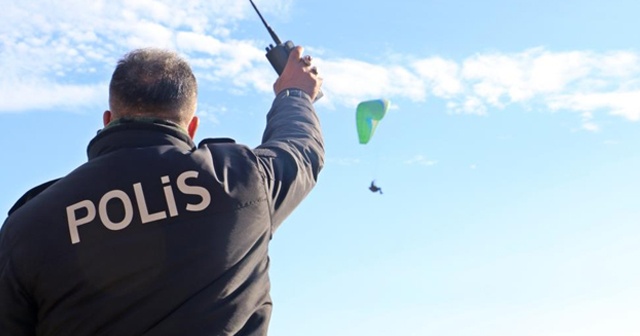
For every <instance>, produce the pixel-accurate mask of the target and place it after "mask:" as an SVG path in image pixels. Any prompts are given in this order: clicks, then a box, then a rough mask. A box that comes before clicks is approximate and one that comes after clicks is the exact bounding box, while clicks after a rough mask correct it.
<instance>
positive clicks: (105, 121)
mask: <svg viewBox="0 0 640 336" xmlns="http://www.w3.org/2000/svg"><path fill="white" fill-rule="evenodd" d="M111 120H113V113H111V111H109V110H106V111H104V113H103V114H102V124H103V125H104V127H107V125H109V123H110V122H111Z"/></svg>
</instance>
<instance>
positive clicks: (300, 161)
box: [254, 89, 324, 232]
mask: <svg viewBox="0 0 640 336" xmlns="http://www.w3.org/2000/svg"><path fill="white" fill-rule="evenodd" d="M254 152H255V154H256V155H257V157H258V162H259V164H260V165H261V166H262V168H263V170H264V171H265V174H266V177H267V178H266V184H267V185H266V188H267V192H268V194H269V195H270V200H271V218H272V224H271V225H272V232H273V231H275V229H277V228H278V227H279V226H280V224H282V222H283V221H284V219H285V218H286V217H287V216H289V214H291V212H292V211H293V209H295V207H296V206H298V204H300V202H301V201H302V200H303V199H304V198H305V197H306V196H307V195H308V194H309V192H310V191H311V189H312V188H313V187H314V186H315V184H316V182H317V180H318V174H319V173H320V170H321V169H322V166H323V165H324V143H323V138H322V132H321V128H320V121H319V119H318V116H317V115H316V113H315V109H314V107H313V104H312V102H311V99H310V97H309V96H308V95H307V94H306V93H305V92H303V91H301V90H297V89H288V90H284V91H282V92H281V93H280V94H278V95H277V96H276V98H275V100H274V102H273V105H272V107H271V110H270V111H269V113H268V114H267V125H266V128H265V131H264V135H263V137H262V144H261V145H260V146H258V147H257V148H256V149H255V150H254Z"/></svg>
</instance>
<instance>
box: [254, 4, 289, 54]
mask: <svg viewBox="0 0 640 336" xmlns="http://www.w3.org/2000/svg"><path fill="white" fill-rule="evenodd" d="M249 2H251V6H253V9H255V10H256V13H258V16H259V17H260V20H262V23H264V26H265V27H266V28H267V30H268V31H269V35H271V38H273V41H274V42H275V43H276V44H282V42H281V41H280V38H279V37H278V35H276V32H274V31H273V29H271V27H269V24H268V23H267V21H265V20H264V18H263V17H262V14H260V11H259V10H258V7H256V4H254V3H253V0H249Z"/></svg>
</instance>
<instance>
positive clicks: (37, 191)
mask: <svg viewBox="0 0 640 336" xmlns="http://www.w3.org/2000/svg"><path fill="white" fill-rule="evenodd" d="M58 180H60V179H59V178H57V179H55V180H51V181H48V182H45V183H43V184H41V185H39V186H37V187H34V188H31V190H29V191H27V192H26V193H25V194H24V195H22V197H20V198H19V199H18V201H17V202H16V203H15V204H14V205H13V206H12V207H11V209H9V216H11V214H12V213H14V212H15V211H16V210H18V209H19V208H20V207H21V206H23V205H25V204H26V203H27V202H29V201H30V200H32V199H34V198H35V197H36V196H38V195H39V194H40V193H42V192H43V191H45V189H47V188H49V187H50V186H52V185H53V184H54V183H56V182H58Z"/></svg>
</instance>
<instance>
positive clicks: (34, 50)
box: [0, 0, 640, 336]
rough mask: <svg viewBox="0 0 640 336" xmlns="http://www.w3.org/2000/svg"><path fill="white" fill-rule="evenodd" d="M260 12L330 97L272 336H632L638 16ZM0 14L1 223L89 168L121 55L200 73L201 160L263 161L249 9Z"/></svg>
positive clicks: (621, 4)
mask: <svg viewBox="0 0 640 336" xmlns="http://www.w3.org/2000/svg"><path fill="white" fill-rule="evenodd" d="M255 2H256V4H257V5H258V6H259V7H260V9H261V10H262V12H263V15H264V16H265V18H266V19H267V20H268V21H269V22H270V24H271V26H272V27H273V28H274V29H275V30H276V32H277V33H278V34H279V35H280V37H281V39H283V40H286V39H291V40H293V41H294V42H295V43H297V44H300V45H303V46H304V47H305V48H306V52H308V53H310V54H312V55H313V56H314V59H315V62H316V63H317V65H318V67H319V70H320V73H321V75H322V76H323V77H324V86H323V91H324V93H325V97H323V98H322V99H321V100H320V101H319V102H318V103H316V108H317V111H318V114H319V115H320V118H321V121H322V124H323V127H324V131H325V137H326V139H325V140H326V150H327V157H326V159H327V161H326V166H325V169H324V171H323V172H322V174H321V176H320V180H319V183H318V186H317V188H316V189H315V190H314V191H313V192H312V193H311V195H310V196H309V197H308V199H307V200H306V201H305V202H304V203H303V204H302V205H301V206H300V208H299V209H298V211H296V212H295V213H294V214H293V215H292V216H291V217H290V218H289V219H288V220H287V221H286V222H285V223H284V225H283V226H282V227H281V229H280V230H279V231H278V232H277V233H276V235H275V237H274V240H273V242H272V246H271V256H272V264H271V274H272V283H273V293H272V295H273V299H274V314H273V317H272V326H271V334H272V335H276V336H280V335H283V336H293V335H306V336H315V335H322V336H325V335H335V336H342V335H368V336H376V335H447V336H457V335H460V336H482V335H491V336H503V335H504V336H511V335H519V336H524V335H526V336H529V335H530V336H543V335H544V336H555V335H558V336H560V335H562V336H568V335H572V336H573V335H575V336H592V335H593V336H596V335H597V336H600V335H607V336H632V335H638V334H640V322H639V321H638V319H637V316H638V315H640V305H639V304H638V302H640V268H639V267H638V261H639V260H640V244H638V242H639V241H640V226H639V225H638V224H639V223H640V207H638V206H637V204H638V200H639V199H640V178H639V177H638V172H639V171H640V145H639V144H640V132H639V130H640V129H639V125H640V124H639V123H638V120H640V49H639V48H638V44H637V42H633V41H637V32H638V31H640V22H639V21H638V20H637V13H639V12H640V2H637V1H623V0H609V1H603V0H599V1H587V0H583V1H577V0H568V1H562V2H558V1H547V0H539V1H504V0H494V1H483V2H470V1H455V0H454V1H441V0H425V1H408V0H405V1H385V2H381V1H333V0H324V1H319V0H307V1H293V0H282V1H281V0H274V1H260V0H256V1H255ZM0 5H2V6H1V7H2V8H3V14H2V17H3V19H2V20H0V73H1V74H2V76H0V142H1V143H2V145H3V146H2V147H3V150H4V153H3V155H4V159H3V160H2V162H3V165H2V174H0V186H2V190H3V192H2V193H0V211H3V212H5V211H7V210H8V209H9V208H10V207H11V205H12V204H13V202H14V201H15V200H16V199H17V198H18V197H19V196H20V195H21V194H22V193H24V192H25V191H26V190H28V189H30V188H31V187H33V186H34V185H37V184H39V183H42V182H44V181H47V180H49V179H53V178H57V177H60V176H63V175H65V174H66V173H68V172H69V171H70V170H72V169H73V168H75V167H76V166H77V165H79V164H81V163H83V162H84V161H85V160H86V154H85V151H86V144H87V143H88V141H89V140H90V139H91V138H92V137H93V136H94V135H95V132H96V131H97V130H98V129H99V128H100V127H101V113H102V111H104V110H105V109H106V108H107V85H108V81H109V78H110V75H111V72H112V70H113V67H114V65H115V62H116V60H117V59H118V58H119V57H120V56H122V55H123V54H124V53H126V52H127V51H128V50H130V49H133V48H137V47H144V46H159V47H168V48H173V49H176V50H178V51H179V52H180V53H181V54H183V55H184V56H185V57H186V58H187V59H188V60H189V61H190V62H191V64H192V65H193V68H194V71H195V72H196V75H197V77H198V80H199V84H200V97H199V110H198V113H199V114H200V116H201V118H202V121H203V122H202V125H201V129H200V130H199V131H198V134H197V135H196V138H197V140H199V139H202V138H205V137H218V136H230V137H233V138H235V139H236V140H237V141H239V142H243V143H246V144H248V145H253V146H255V145H257V144H258V142H259V140H260V137H261V132H262V129H263V127H264V122H265V117H264V116H265V113H266V111H267V110H268V107H269V105H270V103H271V99H272V97H273V93H272V92H271V84H272V83H273V81H274V80H275V74H274V72H273V70H272V69H271V68H270V66H269V64H268V62H267V61H266V59H265V58H264V49H263V48H264V47H265V46H266V45H267V44H268V43H271V41H269V35H268V34H267V33H266V31H265V30H264V27H262V25H261V23H260V21H259V19H258V17H257V16H256V14H255V13H254V12H253V10H252V8H251V7H250V4H249V2H248V1H246V2H245V1H237V0H222V1H199V0H187V1H150V0H135V1H130V0H128V1H124V0H114V1H92V2H88V1H77V0H76V1H73V0H64V1H56V2H55V4H54V2H51V1H40V0H32V1H22V2H16V1H8V0H0ZM375 98H386V99H389V100H390V101H391V103H392V106H391V109H390V111H389V112H388V114H387V115H386V116H385V119H384V120H383V121H382V122H381V123H380V125H379V127H378V129H377V130H376V134H375V136H374V138H373V139H372V141H371V142H370V143H369V144H368V145H366V146H363V145H359V144H358V143H357V136H356V133H355V115H354V113H355V107H356V105H357V103H358V102H359V101H362V100H366V99H375ZM372 179H376V181H377V183H378V184H379V185H380V186H381V187H382V189H383V191H384V194H383V195H379V194H373V193H371V192H369V191H368V190H367V186H368V185H369V183H370V181H371V180H372Z"/></svg>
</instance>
